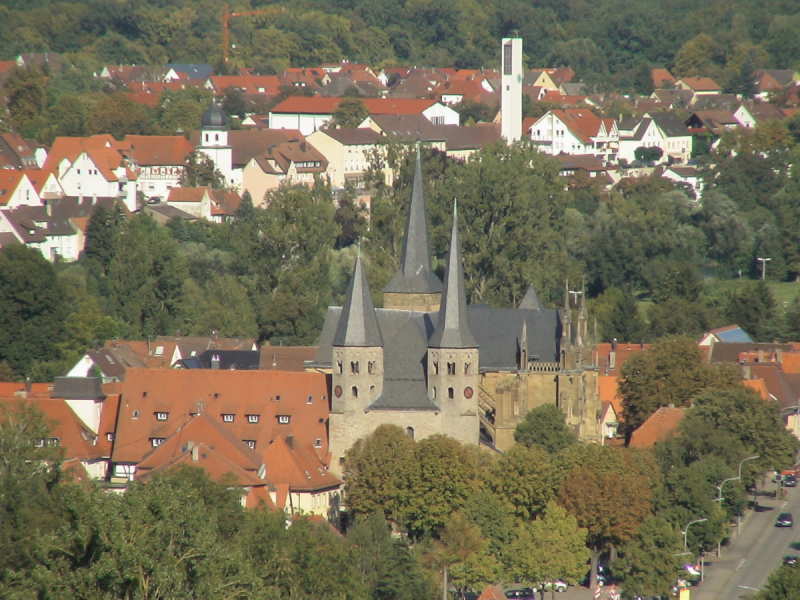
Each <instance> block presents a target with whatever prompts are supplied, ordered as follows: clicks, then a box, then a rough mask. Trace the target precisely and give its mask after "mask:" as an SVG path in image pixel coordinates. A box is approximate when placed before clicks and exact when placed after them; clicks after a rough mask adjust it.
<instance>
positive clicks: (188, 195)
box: [167, 186, 211, 204]
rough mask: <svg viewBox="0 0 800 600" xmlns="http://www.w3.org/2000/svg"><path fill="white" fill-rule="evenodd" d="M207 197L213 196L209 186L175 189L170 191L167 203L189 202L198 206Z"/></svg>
mask: <svg viewBox="0 0 800 600" xmlns="http://www.w3.org/2000/svg"><path fill="white" fill-rule="evenodd" d="M206 196H209V197H210V196H211V188H210V187H208V186H203V187H194V188H186V187H174V188H172V189H171V190H170V191H169V196H167V202H189V203H195V204H198V203H200V202H202V201H203V199H204V198H206Z"/></svg>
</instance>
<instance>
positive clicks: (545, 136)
mask: <svg viewBox="0 0 800 600" xmlns="http://www.w3.org/2000/svg"><path fill="white" fill-rule="evenodd" d="M529 132H530V139H531V142H532V143H533V144H534V145H535V146H537V147H538V148H539V151H540V152H542V153H544V154H550V155H557V154H593V155H595V156H601V157H603V158H604V159H606V160H614V159H615V158H616V155H617V152H618V149H619V148H618V147H619V130H618V128H617V123H616V121H615V120H614V119H603V118H600V117H597V116H595V114H594V113H592V112H591V111H590V110H588V109H583V108H566V109H561V110H552V111H549V112H548V113H547V114H546V115H544V116H543V117H541V118H540V119H538V120H537V121H536V122H535V123H534V124H533V125H531V126H530V129H529Z"/></svg>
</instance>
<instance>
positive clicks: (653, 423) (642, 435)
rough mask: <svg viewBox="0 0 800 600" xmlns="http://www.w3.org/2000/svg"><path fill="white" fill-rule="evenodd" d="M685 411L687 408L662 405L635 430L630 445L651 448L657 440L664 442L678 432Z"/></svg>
mask: <svg viewBox="0 0 800 600" xmlns="http://www.w3.org/2000/svg"><path fill="white" fill-rule="evenodd" d="M685 412H686V409H685V408H674V407H669V406H662V407H661V408H659V409H658V410H657V411H656V412H654V413H653V414H652V415H650V417H649V418H648V419H647V420H646V421H645V422H644V423H642V424H641V425H640V426H639V428H638V429H637V430H636V431H634V432H633V436H631V443H630V444H629V446H630V447H631V448H651V447H652V446H653V445H654V444H655V443H656V442H663V441H664V440H666V439H667V438H668V437H669V436H670V435H674V434H675V433H676V429H677V427H678V424H679V423H680V421H681V419H682V418H683V415H684V413H685Z"/></svg>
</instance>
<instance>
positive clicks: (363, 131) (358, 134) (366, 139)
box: [321, 127, 381, 146]
mask: <svg viewBox="0 0 800 600" xmlns="http://www.w3.org/2000/svg"><path fill="white" fill-rule="evenodd" d="M321 131H322V132H323V133H324V134H325V135H327V136H328V137H330V138H332V139H334V140H336V141H337V142H339V143H340V144H342V145H344V146H366V145H370V144H374V143H376V142H377V141H378V140H379V139H380V138H381V134H380V133H379V132H377V131H375V130H374V129H370V128H369V127H361V128H347V129H322V130H321Z"/></svg>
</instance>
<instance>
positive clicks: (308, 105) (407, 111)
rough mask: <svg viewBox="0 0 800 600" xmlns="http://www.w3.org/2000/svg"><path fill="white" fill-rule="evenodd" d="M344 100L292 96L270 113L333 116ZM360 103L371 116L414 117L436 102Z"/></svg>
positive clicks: (386, 100) (392, 100)
mask: <svg viewBox="0 0 800 600" xmlns="http://www.w3.org/2000/svg"><path fill="white" fill-rule="evenodd" d="M343 99H344V98H324V97H322V96H311V97H309V96H292V97H290V98H287V99H286V100H284V101H283V102H281V103H280V104H278V105H277V106H274V107H273V108H272V110H271V111H270V113H288V114H295V113H297V114H319V115H330V114H333V113H334V112H335V111H336V109H337V108H338V106H339V103H340V102H341V101H342V100H343ZM361 102H363V103H364V106H365V107H366V109H367V112H369V114H371V115H414V114H420V113H422V111H424V110H426V109H428V108H430V107H431V106H433V105H434V104H436V103H437V100H419V99H415V98H406V99H402V98H361Z"/></svg>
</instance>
